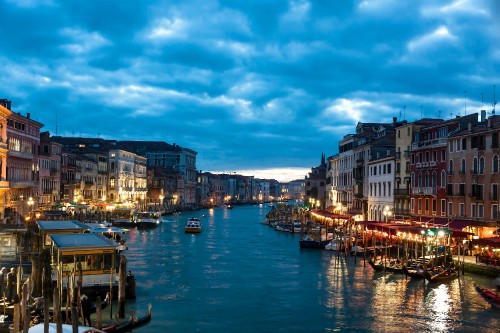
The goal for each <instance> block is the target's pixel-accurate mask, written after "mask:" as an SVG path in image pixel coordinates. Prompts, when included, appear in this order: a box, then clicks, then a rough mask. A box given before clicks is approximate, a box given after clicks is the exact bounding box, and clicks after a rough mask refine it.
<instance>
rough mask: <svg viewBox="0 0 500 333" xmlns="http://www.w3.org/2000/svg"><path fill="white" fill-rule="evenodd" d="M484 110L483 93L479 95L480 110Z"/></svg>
mask: <svg viewBox="0 0 500 333" xmlns="http://www.w3.org/2000/svg"><path fill="white" fill-rule="evenodd" d="M482 109H484V93H481V110H482Z"/></svg>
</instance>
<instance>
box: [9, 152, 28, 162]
mask: <svg viewBox="0 0 500 333" xmlns="http://www.w3.org/2000/svg"><path fill="white" fill-rule="evenodd" d="M9 156H13V157H18V158H25V159H28V160H33V154H32V153H25V152H21V151H17V150H10V151H9Z"/></svg>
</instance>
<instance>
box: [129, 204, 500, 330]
mask: <svg viewBox="0 0 500 333" xmlns="http://www.w3.org/2000/svg"><path fill="white" fill-rule="evenodd" d="M266 210H267V212H268V211H269V206H266V205H255V206H236V207H235V208H234V209H232V210H227V209H224V208H215V209H210V210H202V211H197V212H189V213H182V214H180V215H178V216H167V217H166V219H167V220H168V221H164V223H163V224H162V225H161V226H159V227H158V228H157V229H154V230H135V229H134V230H131V231H130V233H129V234H128V235H126V236H125V238H127V245H128V247H129V251H128V252H127V260H128V267H129V269H131V270H132V273H133V274H134V275H135V276H136V278H137V300H136V301H135V302H128V303H127V309H126V311H127V313H128V314H129V313H131V312H134V311H135V312H136V313H137V315H139V316H140V315H142V314H144V313H145V312H146V310H147V304H148V303H151V304H152V311H153V320H152V321H151V323H150V324H148V325H147V326H145V327H143V328H140V329H139V330H137V331H138V332H172V333H175V332H183V333H185V332H228V333H229V332H238V333H245V332H260V333H264V332H273V333H274V332H286V333H291V332H351V331H353V332H354V331H355V332H410V331H413V332H472V331H480V332H498V328H499V327H500V311H498V310H494V309H492V308H491V306H490V305H488V304H487V303H486V302H485V301H484V300H483V299H482V298H481V297H480V296H479V295H478V294H477V293H476V291H475V290H474V287H473V282H478V283H481V284H482V285H484V286H488V287H492V286H493V281H492V280H491V279H487V278H483V277H479V276H471V275H465V276H464V277H461V278H460V279H457V280H455V281H452V282H449V283H444V284H439V285H430V284H428V283H426V282H425V281H416V280H411V279H408V280H406V279H405V278H404V276H400V275H392V274H388V273H381V272H374V271H373V269H372V268H371V267H370V266H369V265H368V263H366V267H364V265H363V260H362V259H359V258H358V259H357V260H356V263H355V261H354V257H348V258H347V261H346V260H345V258H344V257H338V256H337V254H336V253H335V252H329V251H324V250H311V249H300V248H299V242H298V241H299V235H292V234H289V233H282V232H277V231H274V230H273V229H272V228H270V227H268V226H266V225H263V224H261V221H262V220H263V219H264V216H265V214H266ZM202 214H206V217H205V218H202V221H203V232H202V233H201V234H198V235H191V234H185V233H184V229H183V228H184V224H185V222H186V220H187V219H188V218H189V217H191V216H194V217H201V216H202Z"/></svg>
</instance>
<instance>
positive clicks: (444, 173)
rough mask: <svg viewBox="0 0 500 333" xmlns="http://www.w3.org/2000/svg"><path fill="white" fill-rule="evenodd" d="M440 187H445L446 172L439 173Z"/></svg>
mask: <svg viewBox="0 0 500 333" xmlns="http://www.w3.org/2000/svg"><path fill="white" fill-rule="evenodd" d="M441 187H446V171H444V170H443V171H441Z"/></svg>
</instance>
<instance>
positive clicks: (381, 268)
mask: <svg viewBox="0 0 500 333" xmlns="http://www.w3.org/2000/svg"><path fill="white" fill-rule="evenodd" d="M368 263H369V264H370V266H372V268H373V269H374V270H375V271H377V272H382V271H384V270H385V266H384V263H383V262H382V261H380V262H379V263H378V264H376V263H375V262H374V261H373V259H372V258H370V260H368Z"/></svg>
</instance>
